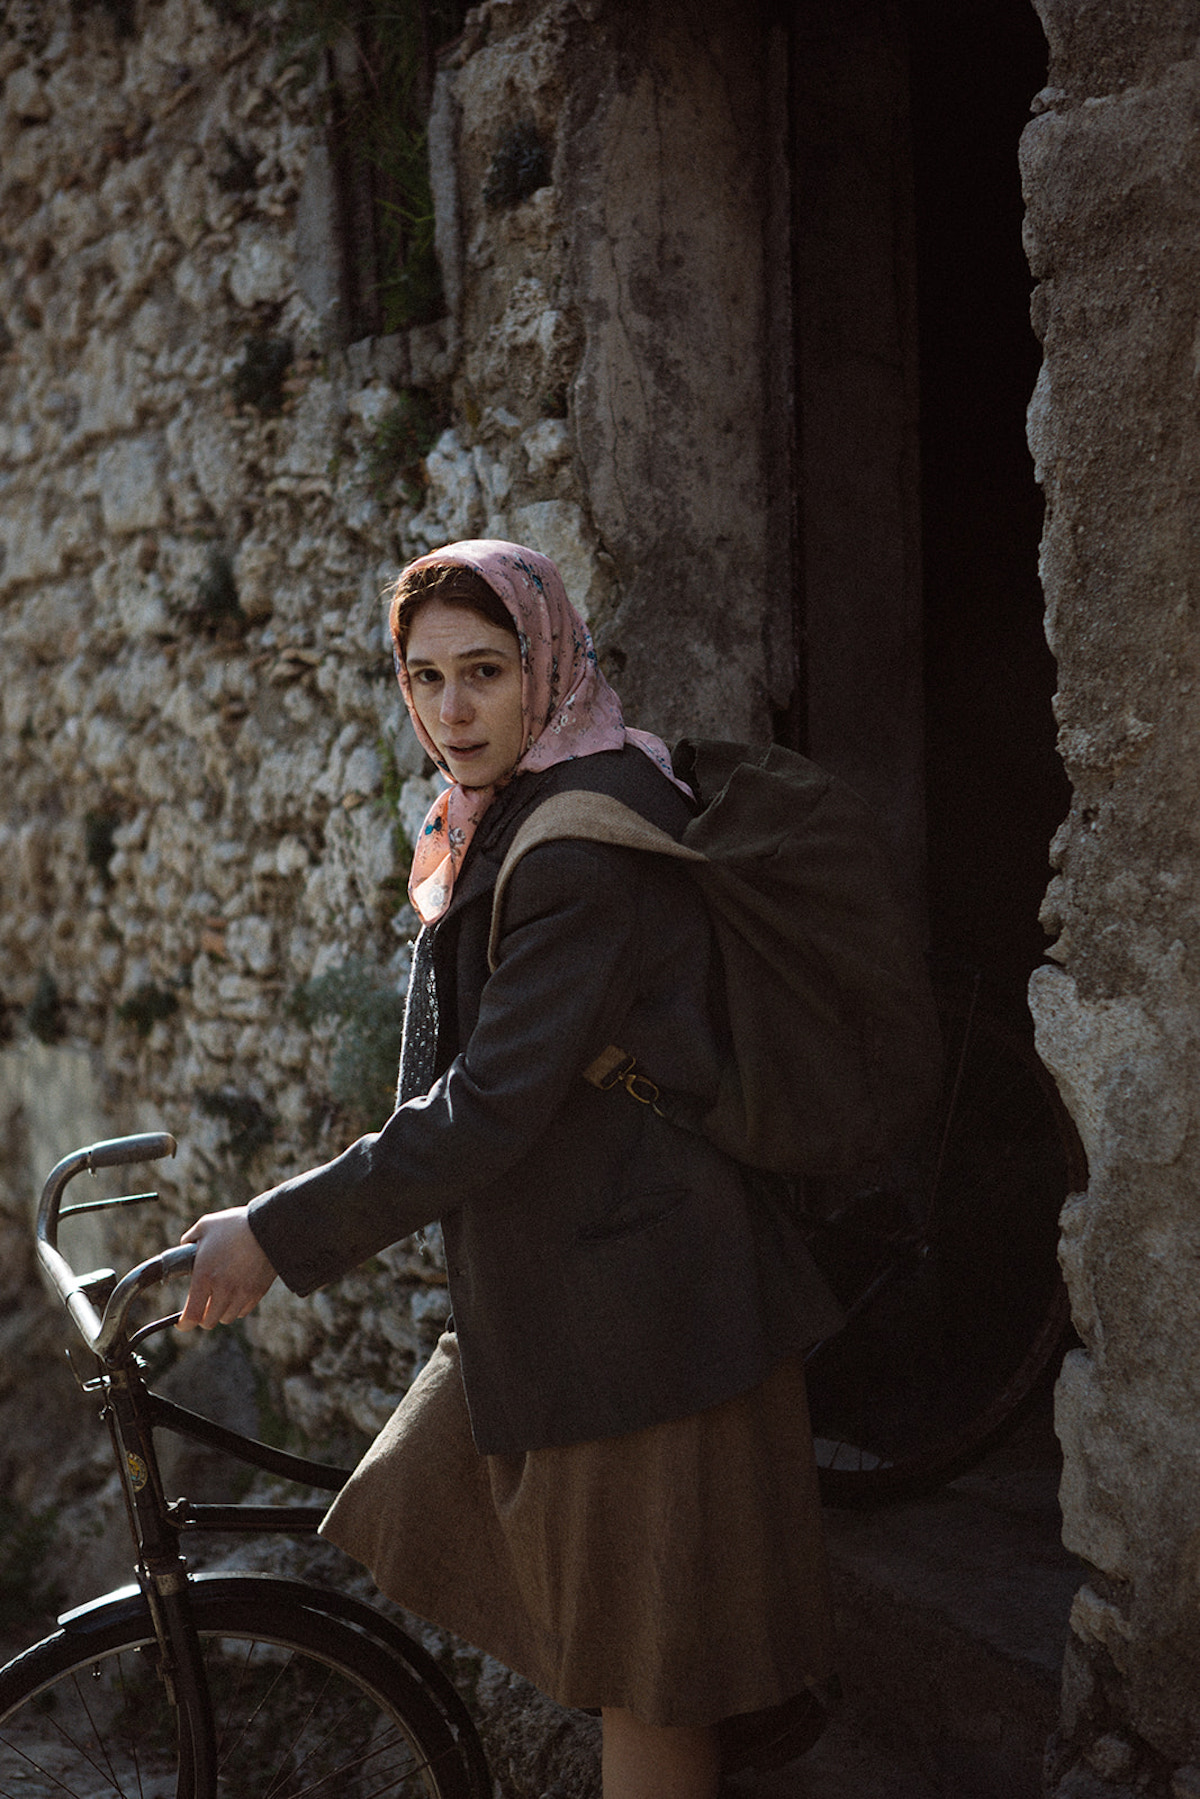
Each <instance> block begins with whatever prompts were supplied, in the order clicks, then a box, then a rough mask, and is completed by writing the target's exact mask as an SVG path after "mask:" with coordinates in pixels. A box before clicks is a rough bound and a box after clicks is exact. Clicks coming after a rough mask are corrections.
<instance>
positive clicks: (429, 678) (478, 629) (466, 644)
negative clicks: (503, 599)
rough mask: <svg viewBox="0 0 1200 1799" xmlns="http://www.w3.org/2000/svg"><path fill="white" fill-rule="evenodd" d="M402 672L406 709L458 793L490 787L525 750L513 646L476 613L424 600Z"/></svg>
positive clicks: (518, 666)
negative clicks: (410, 709) (407, 693)
mask: <svg viewBox="0 0 1200 1799" xmlns="http://www.w3.org/2000/svg"><path fill="white" fill-rule="evenodd" d="M404 665H405V668H406V669H407V671H408V682H409V687H410V689H411V691H412V700H413V706H414V708H415V710H416V714H417V717H418V718H419V719H420V721H421V724H422V725H423V727H424V729H425V731H426V732H427V733H428V735H429V737H430V738H431V739H432V740H433V742H434V744H436V746H437V751H438V755H439V756H440V757H441V758H442V760H443V762H444V763H445V764H446V767H447V768H448V769H449V771H450V773H451V774H452V775H453V777H454V779H455V780H456V781H458V782H460V783H461V785H462V786H463V787H493V786H495V784H496V782H497V781H500V780H502V779H503V778H504V776H505V775H507V774H509V773H511V771H512V769H513V768H514V766H515V765H516V763H517V761H518V760H519V758H520V755H521V752H522V750H523V749H524V748H525V729H524V722H523V720H522V716H521V653H520V649H519V648H518V645H517V640H516V638H515V637H514V636H513V635H512V633H511V632H509V631H505V630H504V629H503V628H502V627H501V626H500V625H494V624H492V623H491V621H490V620H489V619H486V618H484V617H483V615H482V613H479V612H468V611H466V610H465V608H463V607H462V606H447V605H446V604H445V603H444V601H441V600H427V601H426V602H425V604H424V605H423V606H421V607H420V608H419V609H418V611H417V613H416V616H415V617H414V619H413V621H412V626H411V628H410V630H409V634H408V648H407V651H406V652H405V657H404Z"/></svg>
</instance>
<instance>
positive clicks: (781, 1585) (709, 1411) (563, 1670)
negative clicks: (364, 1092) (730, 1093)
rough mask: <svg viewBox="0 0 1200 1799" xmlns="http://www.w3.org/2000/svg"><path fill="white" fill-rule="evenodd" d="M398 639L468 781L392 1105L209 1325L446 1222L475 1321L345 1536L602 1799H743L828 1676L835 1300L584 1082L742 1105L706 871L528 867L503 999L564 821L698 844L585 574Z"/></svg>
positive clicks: (453, 1270) (404, 617)
mask: <svg viewBox="0 0 1200 1799" xmlns="http://www.w3.org/2000/svg"><path fill="white" fill-rule="evenodd" d="M391 625H392V634H393V638H394V641H395V646H396V659H397V672H398V675H399V680H400V686H401V690H402V692H403V694H404V699H405V702H406V704H407V706H408V709H409V712H410V714H411V717H412V721H413V725H414V727H415V729H416V732H417V735H418V737H419V738H420V740H421V742H422V744H423V745H424V747H425V749H426V750H427V752H428V753H429V755H430V756H431V757H432V758H433V760H434V761H435V762H436V763H437V765H438V767H439V768H440V769H441V770H442V772H443V774H444V775H445V776H446V778H447V781H448V786H447V789H446V791H445V793H443V794H442V796H441V797H440V798H439V800H438V801H437V802H436V803H435V804H434V806H433V807H432V808H431V810H430V813H429V815H428V817H427V818H426V820H425V824H424V827H423V831H422V835H421V840H420V842H419V843H418V845H417V848H416V852H415V855H414V859H413V870H412V876H411V880H410V894H411V896H412V899H413V903H414V905H415V906H416V908H417V911H418V912H419V914H420V916H421V918H422V920H423V922H424V926H425V928H424V930H423V931H422V934H421V936H420V938H419V939H418V943H417V949H416V952H415V957H414V966H413V974H412V979H411V982H410V989H409V999H408V1005H407V1010H406V1016H405V1031H404V1045H403V1052H402V1063H401V1084H400V1094H399V1103H398V1106H397V1110H396V1111H395V1113H394V1114H393V1115H392V1117H391V1118H390V1119H389V1120H388V1122H387V1124H386V1125H385V1126H384V1127H383V1129H382V1130H381V1131H379V1132H377V1133H373V1134H371V1135H369V1136H366V1137H363V1138H361V1139H360V1140H359V1141H358V1142H357V1143H355V1144H353V1145H352V1146H351V1147H350V1148H349V1149H348V1150H346V1151H345V1153H344V1154H343V1155H341V1156H338V1157H337V1158H336V1160H334V1161H333V1162H330V1163H327V1164H326V1165H325V1166H324V1167H321V1168H317V1169H314V1170H312V1171H310V1172H308V1173H306V1174H302V1175H298V1176H296V1177H295V1178H293V1179H291V1180H288V1181H284V1182H283V1183H282V1184H281V1185H280V1186H278V1187H275V1188H273V1189H272V1190H271V1191H270V1192H268V1193H264V1194H262V1195H260V1196H259V1197H258V1198H257V1199H255V1200H254V1201H253V1202H252V1203H251V1204H250V1206H249V1207H242V1208H237V1209H235V1210H232V1211H227V1212H221V1213H216V1214H211V1215H209V1216H207V1217H205V1218H202V1219H200V1220H199V1222H198V1223H196V1224H195V1225H193V1226H192V1228H191V1229H190V1230H189V1231H187V1232H186V1233H185V1234H184V1238H183V1241H184V1242H191V1243H196V1244H197V1245H198V1254H197V1259H196V1266H195V1270H194V1274H193V1278H192V1285H191V1290H190V1293H189V1296H188V1302H187V1306H186V1309H185V1311H184V1313H183V1316H182V1318H181V1321H180V1322H181V1328H184V1329H189V1328H192V1327H193V1326H195V1325H201V1326H203V1327H204V1328H211V1327H212V1326H213V1325H215V1324H218V1323H222V1322H230V1321H231V1320H233V1319H235V1318H238V1317H242V1316H244V1315H245V1313H246V1312H248V1311H249V1310H250V1309H251V1308H252V1307H253V1305H255V1304H256V1303H257V1301H258V1300H259V1299H260V1298H261V1297H262V1294H263V1293H264V1292H265V1291H266V1289H267V1287H268V1286H269V1285H270V1284H271V1281H272V1280H273V1279H274V1277H275V1275H276V1273H278V1274H280V1275H281V1276H282V1277H283V1279H284V1281H285V1282H286V1283H287V1285H288V1286H289V1287H291V1288H292V1289H293V1290H294V1291H296V1292H298V1293H301V1294H303V1293H308V1292H311V1291H312V1290H313V1288H315V1287H317V1286H320V1285H322V1284H324V1283H325V1282H327V1281H330V1280H332V1279H334V1278H336V1277H337V1276H338V1275H340V1274H342V1273H344V1272H345V1271H346V1270H347V1269H349V1268H350V1267H353V1266H354V1265H355V1264H356V1263H358V1262H360V1261H362V1260H363V1259H364V1258H366V1257H367V1256H369V1255H371V1254H373V1253H375V1252H376V1251H378V1250H379V1249H381V1248H382V1247H383V1246H384V1245H386V1244H388V1243H391V1242H394V1241H396V1240H397V1239H398V1238H400V1237H402V1236H405V1235H407V1234H408V1233H409V1232H411V1231H413V1230H416V1229H418V1228H419V1227H420V1226H422V1225H425V1224H428V1223H430V1222H431V1221H433V1220H434V1219H440V1220H441V1222H442V1226H443V1231H444V1236H445V1244H446V1260H447V1268H448V1275H449V1282H450V1295H451V1301H452V1304H453V1308H454V1316H453V1320H452V1326H451V1328H450V1329H449V1330H448V1332H447V1334H446V1335H445V1336H444V1337H443V1338H442V1340H441V1342H440V1344H439V1346H438V1349H437V1351H436V1353H435V1354H434V1356H433V1358H432V1359H431V1361H430V1363H429V1365H428V1367H427V1368H426V1369H425V1370H424V1371H423V1373H422V1374H421V1376H420V1377H419V1378H418V1380H417V1381H416V1382H415V1383H414V1385H413V1387H412V1389H411V1391H410V1392H409V1394H408V1396H407V1397H406V1399H405V1400H404V1402H403V1403H402V1405H401V1406H400V1408H399V1410H398V1412H397V1413H396V1416H395V1417H394V1418H393V1420H392V1421H391V1423H390V1424H389V1425H388V1427H387V1428H386V1429H385V1431H384V1432H383V1433H382V1435H381V1436H380V1438H379V1439H378V1440H377V1442H376V1443H375V1445H374V1446H373V1447H372V1449H371V1450H370V1451H369V1452H368V1454H367V1456H366V1458H365V1459H364V1461H363V1463H362V1464H361V1465H360V1467H359V1469H358V1470H357V1471H356V1473H355V1475H354V1477H353V1478H352V1480H351V1482H350V1484H349V1485H348V1487H347V1488H346V1489H345V1490H344V1492H343V1493H342V1494H341V1495H340V1496H339V1498H338V1501H337V1502H336V1504H335V1505H334V1507H333V1509H332V1511H331V1512H330V1514H329V1517H328V1518H327V1519H326V1521H325V1524H324V1526H323V1530H324V1531H325V1534H326V1535H327V1536H329V1537H330V1538H331V1539H332V1540H333V1541H334V1542H336V1543H338V1544H340V1545H341V1546H342V1547H343V1548H346V1549H347V1550H349V1551H350V1552H351V1553H352V1554H354V1555H356V1556H358V1557H359V1558H360V1559H361V1560H363V1561H365V1562H366V1563H367V1565H368V1566H369V1567H370V1568H371V1570H372V1572H373V1574H374V1577H375V1579H376V1581H377V1582H378V1584H379V1586H380V1588H381V1589H382V1590H383V1591H384V1592H386V1593H388V1594H389V1595H390V1596H391V1597H392V1598H394V1599H396V1600H397V1601H398V1602H399V1603H401V1604H402V1605H404V1606H406V1607H407V1608H408V1609H410V1610H412V1611H414V1612H417V1613H418V1614H420V1615H422V1616H424V1617H427V1618H429V1619H431V1620H432V1621H434V1622H436V1623H438V1624H440V1625H443V1626H444V1627H446V1628H448V1629H450V1630H453V1631H454V1632H455V1633H456V1634H458V1635H459V1636H462V1637H464V1638H465V1639H466V1640H467V1641H469V1642H473V1643H475V1644H476V1645H477V1646H479V1647H480V1648H483V1649H485V1650H488V1651H489V1652H491V1653H493V1654H495V1655H497V1656H498V1657H499V1658H500V1659H501V1660H503V1661H506V1662H507V1663H508V1665H510V1666H511V1667H513V1668H515V1669H517V1670H518V1671H519V1672H520V1673H522V1674H525V1675H526V1676H527V1677H528V1678H529V1679H531V1680H532V1681H533V1682H534V1683H535V1684H537V1685H538V1686H540V1687H541V1688H542V1689H543V1690H544V1691H546V1692H548V1693H549V1694H550V1695H551V1696H552V1697H553V1698H555V1699H557V1700H558V1701H559V1702H560V1703H563V1704H566V1705H574V1706H584V1707H590V1708H598V1709H600V1711H601V1716H602V1720H603V1787H604V1795H605V1799H712V1795H713V1794H714V1793H715V1792H716V1788H717V1784H718V1780H719V1774H720V1742H719V1736H718V1731H717V1729H716V1726H717V1725H718V1723H720V1722H721V1721H723V1720H728V1719H729V1718H730V1717H731V1716H733V1715H737V1716H743V1717H744V1716H745V1715H746V1714H752V1713H756V1712H759V1711H761V1710H764V1709H765V1708H769V1707H775V1706H777V1705H779V1704H781V1703H782V1702H784V1701H787V1700H788V1699H789V1697H790V1696H791V1695H794V1694H797V1693H801V1692H803V1691H805V1690H808V1691H811V1690H812V1689H813V1688H814V1687H816V1686H817V1685H818V1684H819V1683H821V1682H822V1681H823V1680H824V1679H825V1678H826V1677H827V1676H828V1674H829V1671H830V1658H831V1643H830V1626H829V1614H828V1605H827V1600H826V1594H825V1586H824V1572H823V1563H822V1557H821V1546H820V1537H819V1523H818V1507H817V1499H816V1487H815V1471H814V1468H813V1462H812V1451H811V1443H810V1440H809V1437H808V1433H807V1422H806V1413H805V1408H804V1390H803V1376H802V1373H801V1369H800V1364H799V1361H798V1353H799V1352H800V1351H801V1350H802V1349H803V1348H804V1347H805V1346H806V1345H807V1344H808V1343H809V1342H811V1341H813V1340H814V1339H815V1338H817V1337H818V1336H820V1335H822V1334H824V1333H825V1332H826V1331H827V1330H828V1329H829V1328H830V1326H831V1323H832V1322H833V1314H832V1309H831V1302H830V1301H829V1300H828V1297H827V1296H826V1294H825V1293H824V1290H823V1288H822V1287H821V1285H820V1283H819V1281H818V1279H817V1278H816V1276H815V1275H814V1273H813V1271H812V1269H811V1266H810V1265H809V1264H808V1262H807V1258H806V1257H805V1255H804V1252H803V1249H802V1247H801V1246H800V1244H799V1241H798V1239H797V1238H796V1236H795V1233H794V1232H793V1230H792V1228H791V1226H790V1225H789V1224H788V1223H787V1221H786V1219H785V1218H784V1217H783V1216H782V1215H781V1214H780V1213H779V1211H778V1210H777V1209H776V1208H775V1207H774V1206H773V1204H772V1203H771V1197H770V1194H769V1192H768V1191H767V1190H766V1183H764V1182H762V1181H761V1180H759V1179H758V1178H757V1177H754V1176H753V1175H751V1174H749V1173H748V1171H746V1170H744V1169H742V1168H740V1167H739V1166H738V1165H737V1164H736V1163H734V1162H732V1161H730V1160H729V1159H728V1158H727V1157H726V1156H724V1155H723V1154H721V1153H720V1152H719V1151H718V1150H717V1149H715V1148H714V1147H713V1146H712V1145H711V1144H709V1143H708V1142H707V1141H705V1140H704V1139H703V1138H701V1137H699V1136H693V1135H691V1134H688V1133H685V1132H684V1131H682V1130H679V1129H677V1128H676V1127H675V1126H673V1125H671V1124H669V1123H667V1122H666V1121H665V1120H663V1119H661V1118H659V1117H658V1116H657V1115H656V1114H655V1113H653V1112H652V1111H651V1110H650V1108H649V1107H646V1106H642V1105H637V1104H635V1103H633V1101H632V1099H631V1098H630V1097H629V1095H628V1094H627V1093H626V1092H625V1091H624V1090H623V1089H620V1088H617V1089H614V1090H612V1091H607V1092H605V1091H600V1090H599V1089H598V1088H597V1087H595V1086H593V1085H591V1084H589V1083H588V1081H586V1080H585V1079H584V1078H583V1071H584V1070H585V1069H586V1068H587V1067H588V1066H589V1064H590V1063H591V1062H592V1060H593V1059H594V1057H595V1056H596V1055H597V1054H598V1053H599V1052H600V1051H601V1050H603V1049H604V1048H605V1046H607V1045H609V1044H617V1043H620V1044H627V1045H630V1046H631V1047H632V1048H634V1049H635V1051H636V1054H637V1056H638V1059H639V1062H640V1063H641V1064H643V1065H644V1066H645V1067H647V1068H649V1069H652V1070H653V1072H654V1075H655V1078H656V1079H657V1080H658V1081H659V1082H660V1083H661V1084H662V1085H663V1086H664V1087H668V1088H670V1089H671V1090H672V1091H673V1092H675V1093H678V1094H681V1095H683V1096H686V1097H688V1098H692V1099H694V1100H695V1101H696V1102H698V1104H699V1105H700V1106H701V1107H702V1106H703V1104H704V1102H705V1100H706V1099H709V1098H711V1095H712V1093H713V1092H714V1090H715V1087H716V1083H717V1077H718V1070H719V1068H720V1064H721V1056H722V1015H721V1006H720V1002H719V999H718V998H717V997H716V996H717V995H718V994H719V978H718V977H719V970H717V969H716V968H714V948H713V942H712V937H711V932H710V927H709V924H708V920H707V916H706V913H705V910H704V906H703V903H702V901H701V899H700V896H699V893H698V891H697V889H696V888H695V887H694V886H693V885H692V883H691V880H690V877H689V876H688V874H687V873H686V871H685V870H684V869H682V868H681V867H680V866H679V865H678V864H676V863H674V862H670V861H668V860H667V859H665V858H664V859H661V860H660V859H657V858H654V857H650V856H647V855H644V854H639V853H638V852H636V851H632V850H625V849H619V848H616V847H613V846H611V845H606V844H598V843H590V842H552V843H547V844H543V845H541V846H539V847H537V848H535V849H533V850H531V851H530V852H529V853H528V854H527V855H526V856H525V857H524V858H523V860H522V861H521V862H520V863H519V865H518V867H517V869H516V871H515V873H514V875H513V877H512V880H511V882H510V885H509V888H508V892H507V894H506V897H505V902H504V912H503V918H502V924H501V935H500V940H499V952H498V959H497V965H496V967H495V971H494V972H493V973H489V968H488V958H487V945H488V934H489V926H490V921H491V901H492V889H493V886H494V883H495V879H496V874H497V871H498V869H499V867H500V864H501V862H502V861H503V858H504V853H505V850H506V848H507V846H508V844H509V843H510V842H511V840H512V837H513V836H514V834H515V832H516V829H517V827H518V825H519V824H520V823H521V821H522V820H523V819H524V818H525V817H526V816H528V814H529V812H530V811H531V810H532V809H533V808H534V807H535V806H537V805H538V804H540V803H541V802H542V801H543V800H545V799H546V798H548V797H549V796H550V795H551V794H554V793H559V792H563V791H565V790H575V789H584V790H591V791H599V792H602V793H608V794H612V795H614V796H615V797H616V798H618V799H620V800H622V801H623V802H624V803H625V804H626V805H629V806H631V807H633V808H634V809H635V810H636V811H638V812H640V813H642V814H643V815H644V816H645V817H647V818H649V819H650V820H651V821H652V822H653V823H655V824H657V825H659V826H660V827H661V828H663V829H664V830H667V831H669V832H670V833H672V834H673V835H674V836H676V837H678V836H680V835H681V834H682V832H683V830H684V828H685V826H686V824H687V821H688V819H689V817H690V815H691V806H690V804H689V800H690V795H689V794H688V792H687V790H686V789H685V788H683V787H682V785H681V783H680V782H678V781H677V780H676V779H675V777H674V776H673V774H672V773H671V764H670V759H669V756H668V754H667V751H666V748H665V746H664V745H663V744H662V743H661V742H660V741H659V740H658V739H657V738H653V737H650V736H648V735H646V734H644V733H641V732H634V731H628V730H626V728H625V726H624V723H623V720H622V716H621V710H620V704H619V701H618V699H617V696H616V694H615V693H614V692H613V690H612V688H611V687H610V686H609V685H608V683H607V681H606V680H605V678H604V676H603V675H602V674H601V672H600V670H599V668H598V666H597V663H596V658H595V653H594V651H593V648H592V643H591V638H590V636H589V633H588V630H587V627H586V625H585V624H584V622H583V620H582V619H581V618H580V617H579V615H578V614H577V613H576V612H575V611H574V609H573V608H572V607H571V606H570V604H569V603H568V601H567V598H566V594H565V592H564V590H563V585H562V581H561V579H560V577H559V574H558V571H557V569H556V568H555V567H554V565H553V564H552V563H551V562H549V561H548V560H547V559H546V558H545V557H543V556H540V555H537V554H536V553H535V552H533V551H530V550H526V549H522V548H521V547H520V546H518V545H515V544H507V543H500V542H494V541H479V542H469V543H460V544H452V545H450V546H449V547H448V548H447V549H444V550H439V551H437V552H435V553H434V554H433V555H431V556H427V557H423V558H421V559H420V560H419V561H417V562H415V563H413V564H412V565H411V566H410V567H409V568H407V569H406V570H405V572H404V573H403V575H402V576H401V577H400V580H399V582H398V583H397V586H396V590H395V593H394V596H393V601H392V610H391ZM722 1734H723V1735H725V1736H726V1737H728V1735H729V1726H728V1725H726V1726H725V1728H724V1731H723V1733H722Z"/></svg>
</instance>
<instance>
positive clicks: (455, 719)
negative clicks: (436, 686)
mask: <svg viewBox="0 0 1200 1799" xmlns="http://www.w3.org/2000/svg"><path fill="white" fill-rule="evenodd" d="M440 716H441V719H442V723H443V724H447V725H448V724H458V723H462V722H463V721H465V720H466V719H469V718H470V716H471V696H470V694H469V693H468V692H467V689H466V686H465V685H464V683H463V682H461V681H447V682H446V684H445V686H444V687H443V688H442V706H441V714H440Z"/></svg>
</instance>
